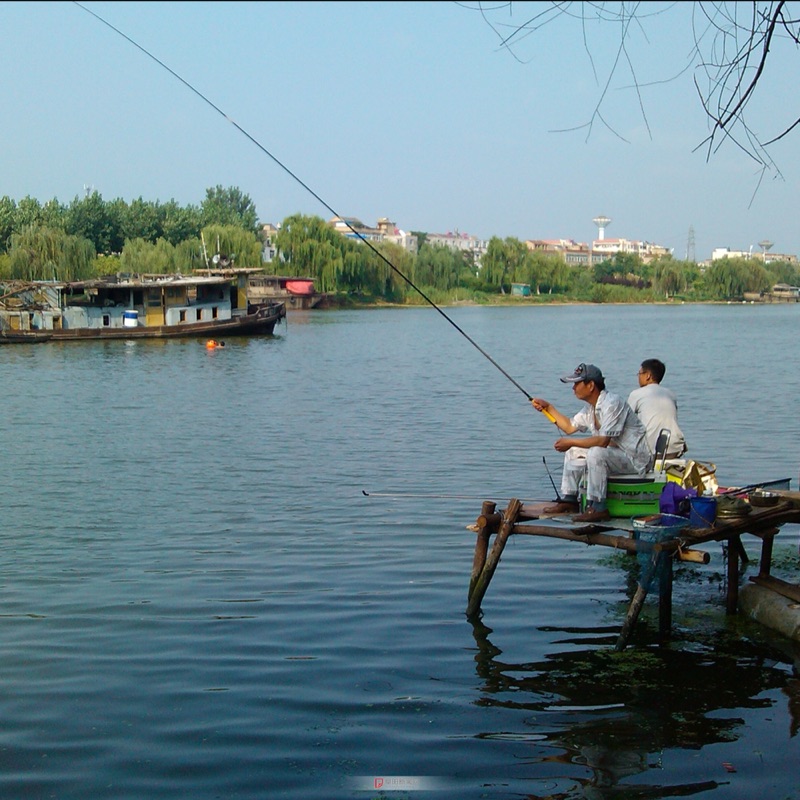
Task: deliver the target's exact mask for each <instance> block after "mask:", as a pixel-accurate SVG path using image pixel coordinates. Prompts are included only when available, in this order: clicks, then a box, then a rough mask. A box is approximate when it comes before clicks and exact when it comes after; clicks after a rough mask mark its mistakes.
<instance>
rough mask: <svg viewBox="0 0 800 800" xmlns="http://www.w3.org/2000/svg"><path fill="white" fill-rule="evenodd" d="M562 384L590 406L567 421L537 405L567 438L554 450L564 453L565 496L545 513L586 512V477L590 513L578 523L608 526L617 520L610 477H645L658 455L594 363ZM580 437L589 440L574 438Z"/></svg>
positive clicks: (538, 402)
mask: <svg viewBox="0 0 800 800" xmlns="http://www.w3.org/2000/svg"><path fill="white" fill-rule="evenodd" d="M561 381H562V383H571V384H572V391H573V393H574V394H575V397H577V398H578V400H581V401H582V402H583V403H585V405H584V407H583V408H582V409H581V410H580V411H578V413H577V414H575V416H574V417H567V416H566V415H565V414H562V413H561V412H560V411H558V410H556V408H555V407H554V406H553V405H551V404H550V403H548V402H547V401H546V400H542V399H541V398H539V397H534V398H532V400H531V403H532V404H533V407H534V408H535V409H536V410H537V411H542V412H546V413H547V415H548V416H550V417H552V418H553V419H554V421H555V424H556V425H557V426H558V427H559V428H560V429H561V431H563V432H564V433H565V434H566V435H565V436H562V437H561V438H559V439H557V440H556V442H555V445H554V447H555V449H556V450H558V451H559V452H560V453H564V472H563V474H562V477H561V493H562V495H563V496H562V499H561V501H560V502H558V503H556V504H555V505H553V506H546V507H545V508H544V511H545V513H548V514H567V513H571V512H578V511H580V505H579V502H578V492H579V490H580V482H581V478H582V477H583V474H584V472H585V473H586V500H587V506H586V510H585V511H584V512H583V513H582V514H580V513H578V514H576V515H575V516H574V517H573V519H574V520H575V521H576V522H603V521H605V520H607V519H610V517H611V515H610V514H609V513H608V509H607V508H606V495H607V492H608V476H609V475H631V474H635V475H640V476H641V475H644V474H645V473H646V472H647V471H648V470H649V469H650V468H651V467H652V465H653V453H652V452H651V450H650V446H649V445H648V443H647V434H646V432H645V429H644V426H643V425H642V423H641V422H640V421H639V418H638V417H637V416H636V414H635V413H634V412H633V410H632V409H631V407H630V406H629V405H628V404H627V403H626V402H625V400H624V399H623V398H622V397H619V396H618V395H616V394H612V393H611V392H607V391H606V382H605V379H604V378H603V373H602V372H601V371H600V370H599V369H598V368H597V367H596V366H595V365H594V364H579V365H578V366H577V368H576V369H575V371H574V372H572V373H570V374H569V375H565V376H564V377H563V378H561ZM577 432H581V433H585V434H588V435H587V436H572V435H571V434H573V433H577Z"/></svg>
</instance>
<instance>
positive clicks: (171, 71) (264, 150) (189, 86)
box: [73, 0, 555, 422]
mask: <svg viewBox="0 0 800 800" xmlns="http://www.w3.org/2000/svg"><path fill="white" fill-rule="evenodd" d="M73 2H75V5H76V6H78V8H81V9H83V10H84V11H85V12H86V13H87V14H91V16H93V17H94V18H95V19H96V20H97V21H98V22H101V23H102V24H103V25H105V26H106V27H107V28H110V29H111V30H112V31H114V33H116V34H118V35H119V36H121V37H122V38H123V39H125V41H127V42H129V43H130V44H132V45H133V46H134V47H135V48H136V49H137V50H139V51H141V52H142V53H144V54H145V55H146V56H147V57H148V58H150V59H152V60H153V61H155V62H156V64H158V65H159V66H160V67H162V68H163V69H165V70H166V71H167V72H169V74H170V75H172V76H173V77H174V78H176V79H177V80H179V81H180V82H181V83H182V84H183V85H184V86H185V87H186V88H187V89H189V90H190V91H191V92H193V93H194V94H196V95H197V96H198V97H199V98H200V99H201V100H202V101H203V102H204V103H206V104H207V105H209V106H210V107H211V108H213V109H214V111H216V112H217V113H218V114H219V115H220V116H221V117H224V118H225V119H226V120H227V121H228V122H230V123H231V125H233V127H234V128H236V130H238V131H239V132H240V133H241V134H242V135H243V136H245V137H246V138H247V139H249V140H250V141H251V142H252V143H253V144H254V145H255V146H256V147H257V148H258V149H259V150H261V152H262V153H264V154H265V155H266V156H268V157H269V158H270V159H272V161H273V162H275V164H277V165H278V166H279V167H280V168H281V169H282V170H283V171H284V172H285V173H286V174H287V175H289V177H291V178H292V179H293V180H295V181H297V183H299V184H300V186H302V187H303V188H304V189H305V190H306V191H307V192H308V193H309V194H310V195H311V196H312V197H313V198H314V199H315V200H317V201H318V202H319V203H321V204H322V205H323V206H324V207H325V208H326V209H327V210H328V211H329V212H330V213H331V214H333V216H334V217H338V218H339V219H341V220H342V222H344V224H345V225H346V226H347V227H348V228H349V229H350V230H351V231H352V233H353V234H354V235H355V236H356V237H357V238H358V239H360V240H361V241H362V242H363V243H364V244H365V245H366V246H367V247H369V248H370V250H372V252H373V253H375V255H377V256H378V258H380V259H381V260H382V261H383V262H384V263H386V264H387V265H388V266H389V268H390V269H392V270H393V271H394V272H395V273H396V274H397V275H399V276H400V277H401V278H402V279H403V280H404V281H405V282H406V283H407V284H408V285H409V286H410V287H411V288H412V289H413V290H414V291H415V292H417V293H418V294H419V295H420V296H421V297H422V298H423V299H424V300H425V301H426V302H427V303H429V304H430V305H431V306H433V308H435V309H436V310H437V311H438V312H439V313H440V314H441V315H442V316H443V317H444V318H445V319H446V320H447V321H448V322H449V323H450V324H451V325H452V326H453V327H454V328H455V329H456V330H457V331H458V332H459V333H460V334H461V335H462V336H463V337H464V338H465V339H466V340H467V341H468V342H469V343H470V344H471V345H472V346H473V347H474V348H475V349H476V350H477V351H478V352H479V353H480V354H481V355H482V356H484V358H486V359H487V360H488V361H489V362H490V363H491V364H492V365H493V366H495V367H496V368H497V369H498V370H500V372H501V373H502V374H503V375H504V376H505V377H506V378H508V380H509V381H511V383H513V384H514V386H516V387H517V389H519V390H520V391H521V392H522V393H523V394H524V395H525V397H527V398H528V400H529V401H530V400H533V397H531V395H530V394H529V393H528V391H527V390H526V389H524V388H523V387H522V386H521V385H520V384H519V383H517V381H516V380H514V378H512V377H511V375H509V374H508V373H507V372H506V371H505V370H504V369H503V368H502V367H501V366H500V365H499V364H498V363H497V362H496V361H495V360H494V359H493V358H492V357H491V356H490V355H489V354H488V353H487V352H486V351H485V350H484V349H483V348H482V347H481V346H480V345H479V344H478V343H477V342H476V341H475V340H474V339H473V338H472V337H471V336H469V334H467V333H466V332H465V331H464V330H463V329H462V328H461V327H459V325H457V324H456V322H455V321H454V320H453V319H451V318H450V317H449V316H448V315H447V314H446V313H445V312H444V311H443V310H442V309H441V308H439V306H437V305H436V303H434V302H433V300H431V299H430V297H428V295H426V294H425V292H423V291H422V289H420V288H419V287H418V286H416V285H415V284H414V282H413V281H412V280H411V279H410V278H409V277H408V276H407V275H405V274H403V272H401V271H400V270H399V269H398V268H397V267H396V266H395V265H394V264H392V262H391V261H389V259H388V258H386V256H384V255H383V253H381V252H380V251H379V250H378V249H377V248H376V247H375V246H374V245H373V244H372V243H371V242H370V241H368V240H367V239H366V238H365V237H364V236H362V235H361V234H360V233H359V232H358V231H357V230H356V229H355V228H353V226H352V225H351V224H350V223H349V222H347V220H346V219H345V218H344V217H342V215H341V214H339V213H337V212H336V210H335V209H334V208H333V207H332V206H330V205H329V204H328V203H326V202H325V200H323V199H322V197H320V196H319V195H318V194H317V193H316V192H315V191H314V190H313V189H312V188H311V187H310V186H309V185H308V184H307V183H305V182H304V181H303V180H301V178H299V177H298V176H297V175H296V174H295V173H294V172H292V170H290V169H289V167H287V166H286V164H284V163H283V162H282V161H281V160H280V159H279V158H278V157H277V156H275V155H274V154H273V153H271V152H270V151H269V150H268V149H267V148H266V147H264V145H263V144H261V142H259V141H258V140H257V139H256V138H255V137H254V136H252V135H251V134H250V133H248V132H247V131H246V130H245V129H244V128H243V127H242V126H241V125H239V123H238V122H236V121H235V120H233V119H232V118H231V117H229V116H228V115H227V114H226V113H225V112H224V111H223V110H222V109H221V108H220V107H219V106H217V105H216V104H215V103H213V102H212V101H211V100H209V99H208V97H206V96H205V95H204V94H203V93H202V92H201V91H200V90H199V89H197V88H196V87H194V86H192V84H191V83H189V81H187V80H186V79H185V78H183V77H181V76H180V75H179V74H178V73H177V72H175V70H174V69H172V68H171V67H169V66H168V65H167V64H165V63H164V62H163V61H162V60H161V59H160V58H158V57H157V56H155V55H153V53H151V52H150V51H149V50H147V49H146V48H145V47H143V46H142V45H140V44H139V43H138V42H136V41H135V40H133V39H132V38H131V37H130V36H128V35H127V34H126V33H123V32H122V31H121V30H120V29H119V28H117V27H115V26H114V25H112V24H111V23H110V22H108V21H107V20H106V19H104V18H103V17H101V16H100V15H99V14H96V13H95V12H94V11H92V10H91V9H89V8H86V6H84V5H83V4H82V3H79V2H77V0H73ZM542 413H543V414H544V415H545V416H546V417H547V418H548V419H550V421H551V422H555V419H553V418H552V416H551V415H550V413H549V412H547V411H543V412H542Z"/></svg>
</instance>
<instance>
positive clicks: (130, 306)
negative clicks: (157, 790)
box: [0, 274, 246, 331]
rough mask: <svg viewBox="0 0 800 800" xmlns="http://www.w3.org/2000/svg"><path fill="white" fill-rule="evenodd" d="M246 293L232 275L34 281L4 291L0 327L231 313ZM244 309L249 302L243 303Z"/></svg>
mask: <svg viewBox="0 0 800 800" xmlns="http://www.w3.org/2000/svg"><path fill="white" fill-rule="evenodd" d="M242 298H243V293H240V292H239V291H238V290H237V287H236V285H235V283H234V282H232V281H231V279H230V278H224V277H221V276H208V277H186V276H181V275H158V276H155V275H124V274H119V275H116V276H106V277H104V278H99V279H96V280H88V281H76V282H70V283H63V282H62V283H59V282H50V281H35V282H28V283H25V284H22V285H20V286H18V287H16V288H9V287H7V289H6V292H4V293H3V294H2V295H0V327H2V328H5V329H8V330H13V331H26V330H66V329H85V328H92V329H98V328H122V327H137V326H145V327H155V326H164V325H169V326H173V325H183V324H188V323H196V322H211V321H214V320H226V319H231V318H232V316H233V315H234V313H235V312H236V311H237V309H239V308H240V307H242V306H241V301H242ZM244 309H246V304H245V306H244Z"/></svg>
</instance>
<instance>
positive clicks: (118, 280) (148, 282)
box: [61, 273, 230, 289]
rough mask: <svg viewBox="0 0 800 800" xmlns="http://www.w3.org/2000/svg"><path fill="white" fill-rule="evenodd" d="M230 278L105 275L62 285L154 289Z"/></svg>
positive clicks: (210, 276)
mask: <svg viewBox="0 0 800 800" xmlns="http://www.w3.org/2000/svg"><path fill="white" fill-rule="evenodd" d="M229 282H230V278H226V277H225V276H223V275H204V276H197V275H138V274H136V275H133V274H131V275H128V274H124V273H120V274H118V275H105V276H103V277H102V278H92V279H90V280H86V281H70V282H69V283H65V284H61V285H62V286H65V287H68V288H70V289H119V288H123V289H124V288H131V289H142V288H153V287H159V286H199V285H213V284H221V283H229Z"/></svg>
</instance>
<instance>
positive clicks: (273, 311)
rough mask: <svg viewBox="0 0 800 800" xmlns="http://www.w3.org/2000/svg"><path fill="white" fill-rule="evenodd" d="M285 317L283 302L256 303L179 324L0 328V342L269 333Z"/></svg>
mask: <svg viewBox="0 0 800 800" xmlns="http://www.w3.org/2000/svg"><path fill="white" fill-rule="evenodd" d="M285 317H286V306H285V305H284V304H283V303H269V304H266V305H263V306H257V307H255V308H254V310H252V311H250V312H248V313H247V314H244V315H240V316H234V317H232V318H230V319H222V320H211V321H208V322H189V323H183V324H181V325H139V326H137V327H127V326H125V327H104V328H60V329H56V330H29V331H24V330H10V329H5V330H0V344H36V343H42V342H68V341H95V340H98V339H103V340H106V339H178V338H185V337H199V336H214V337H220V336H252V335H270V334H272V333H273V332H274V330H275V326H276V325H277V324H278V322H280V320H282V319H284V318H285Z"/></svg>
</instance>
